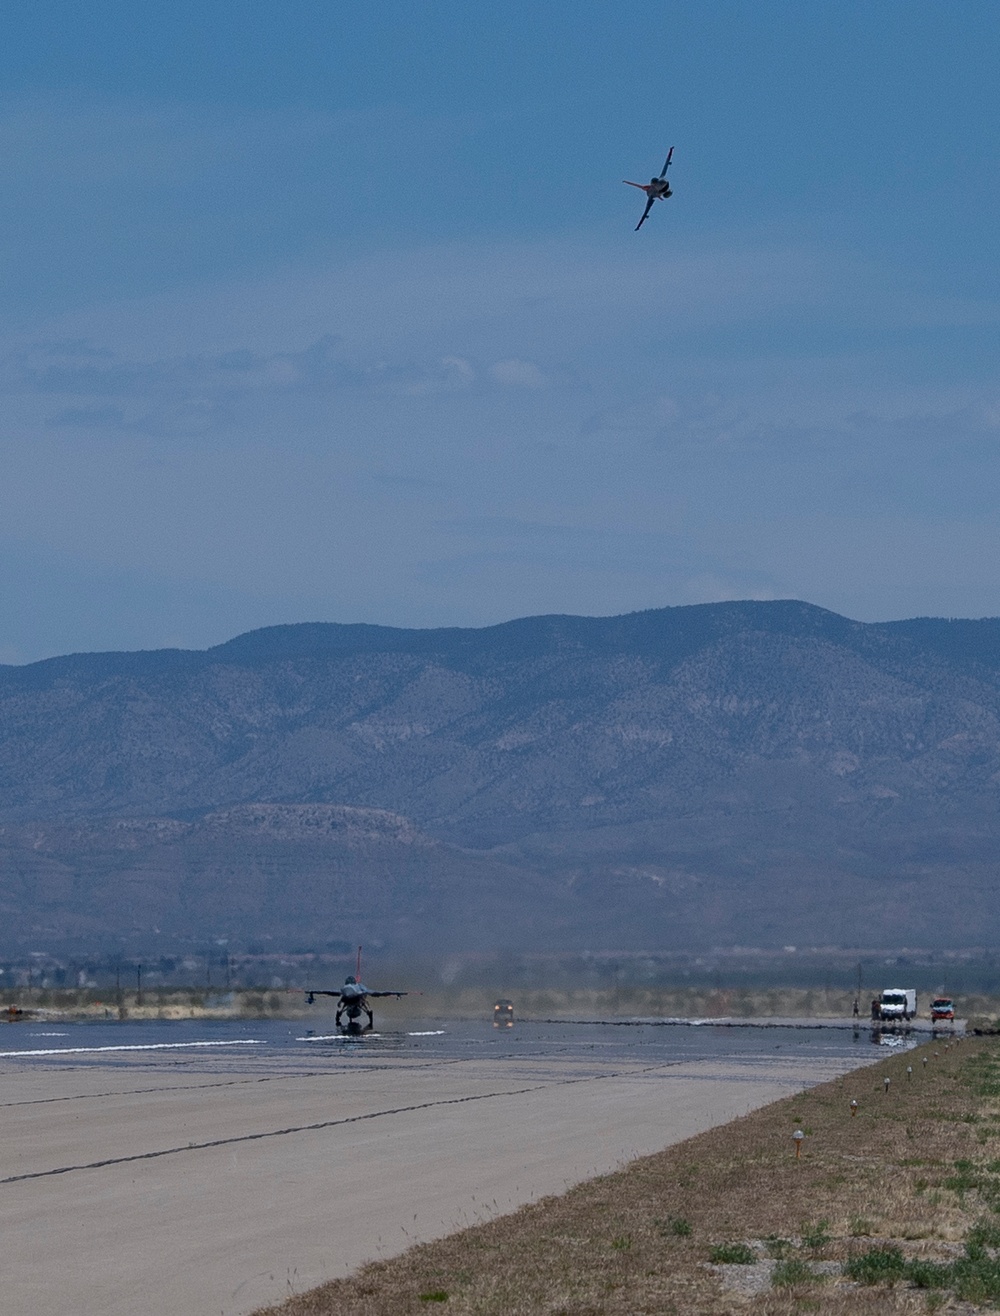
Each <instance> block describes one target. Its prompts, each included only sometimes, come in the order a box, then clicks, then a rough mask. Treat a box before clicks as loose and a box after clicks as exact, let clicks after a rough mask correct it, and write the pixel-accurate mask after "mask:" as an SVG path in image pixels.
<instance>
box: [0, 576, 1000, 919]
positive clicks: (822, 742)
mask: <svg viewBox="0 0 1000 1316" xmlns="http://www.w3.org/2000/svg"><path fill="white" fill-rule="evenodd" d="M250 805H252V806H254V809H252V810H250V811H249V812H248V811H247V809H246V807H244V806H250ZM263 805H284V806H295V808H293V809H292V810H291V811H290V812H288V811H286V813H284V814H281V813H274V812H273V811H272V813H270V814H269V813H267V812H266V811H264V812H261V811H260V808H259V807H258V806H263ZM301 806H335V807H334V808H333V811H332V812H331V811H330V810H329V809H326V812H323V811H322V810H321V811H320V812H316V809H315V808H313V812H312V813H310V812H309V811H308V810H306V811H304V812H303V811H302V808H301ZM338 811H339V812H338ZM371 811H380V812H376V813H372V812H371ZM389 815H393V816H394V818H395V821H394V822H392V823H391V824H390V823H388V822H386V821H385V819H386V818H387V817H388V816H389ZM376 817H378V818H381V819H382V822H380V823H379V827H378V828H377V829H376V831H377V833H378V840H377V841H375V840H372V839H371V837H369V839H368V840H367V841H365V842H364V844H361V843H360V842H358V841H357V836H358V835H359V833H358V830H357V829H358V827H359V826H360V824H359V823H358V822H357V820H358V819H361V818H368V819H369V820H370V819H372V818H376ZM253 818H256V819H257V822H253V823H251V821H250V820H251V819H253ZM265 818H266V819H270V821H268V822H267V825H266V826H265V825H264V824H263V823H262V822H261V821H260V820H261V819H265ZM309 818H312V819H313V820H314V821H313V823H308V822H307V821H306V820H307V819H309ZM338 818H339V819H340V820H341V823H337V822H336V820H337V819H338ZM349 818H354V819H355V822H353V823H350V824H348V823H347V822H346V821H344V820H347V819H349ZM280 819H284V820H285V821H284V822H279V821H276V820H280ZM316 819H326V820H327V821H326V822H323V823H317V822H316V821H315V820H316ZM124 820H131V821H130V822H129V823H128V827H124V825H123V824H124ZM153 820H158V821H153ZM289 820H294V826H293V825H292V822H291V821H289ZM331 820H332V821H331ZM0 822H2V823H4V824H5V826H4V827H3V830H2V832H0V910H2V911H4V912H5V915H6V917H5V925H6V927H7V929H8V937H9V938H10V937H15V936H16V939H17V940H18V943H19V944H21V943H22V942H23V939H24V938H26V937H27V938H30V937H31V936H36V937H37V936H40V935H42V934H43V931H44V935H46V936H48V937H50V938H57V937H59V936H61V935H63V934H66V935H68V932H69V928H70V926H71V925H72V926H73V927H74V928H76V929H77V930H78V931H80V930H82V929H84V927H86V928H88V929H90V930H91V931H92V934H93V935H94V936H97V935H99V934H100V932H101V930H102V929H104V930H108V929H110V928H112V927H113V926H114V927H115V928H117V927H118V924H119V923H123V920H124V922H125V923H127V924H128V926H129V927H135V928H142V927H145V928H150V929H151V928H153V927H157V926H161V924H162V925H163V926H164V927H166V926H168V925H169V927H170V928H171V929H173V930H174V931H175V932H177V933H178V935H180V934H181V933H182V932H184V931H185V930H187V931H190V932H192V933H193V932H194V931H195V930H197V928H199V927H200V928H204V927H207V926H208V925H209V924H210V925H211V927H212V929H213V931H217V932H224V931H225V929H227V928H230V927H231V928H236V927H237V926H238V928H239V932H240V935H248V936H249V935H253V929H254V928H255V927H264V926H266V925H271V924H275V925H280V927H281V928H282V929H283V932H282V935H288V936H293V935H297V936H300V937H308V935H309V930H310V928H311V927H313V926H314V925H315V924H316V923H317V922H322V923H328V922H330V921H332V920H334V919H337V918H340V919H341V921H342V923H343V924H344V927H343V928H339V929H331V930H330V932H329V936H330V937H336V936H339V935H342V934H343V935H353V934H352V931H351V930H352V929H354V928H356V927H360V926H362V924H363V926H364V927H365V928H368V929H370V928H372V927H380V928H382V929H383V930H384V931H385V934H386V935H387V936H390V937H397V938H398V939H400V940H406V939H407V938H410V937H412V938H417V937H419V936H421V935H423V934H424V933H425V932H426V931H428V930H429V929H434V931H435V934H436V935H437V936H438V937H439V938H442V939H444V940H448V939H455V940H456V941H458V942H461V941H462V940H463V938H465V939H471V940H474V941H476V942H477V944H479V943H484V939H485V941H486V942H488V941H489V940H490V938H509V940H510V944H513V943H514V942H515V941H517V940H521V941H522V942H523V941H525V939H530V938H531V937H533V936H535V937H541V938H542V939H544V938H545V937H546V936H549V938H550V939H552V938H554V939H555V940H556V941H561V942H562V943H564V944H566V945H611V944H614V945H625V944H632V945H653V944H656V945H667V944H677V943H678V942H680V943H682V944H692V943H693V944H698V943H700V944H712V943H713V942H719V941H733V940H736V941H739V942H743V943H764V944H781V943H782V942H783V941H793V942H803V941H805V942H808V943H816V942H822V943H827V942H830V943H832V942H840V943H843V944H856V943H860V942H864V943H866V944H872V943H873V941H878V940H879V939H880V938H881V939H883V941H884V943H885V944H897V945H898V944H900V943H902V942H906V941H912V942H921V943H924V944H963V945H967V944H979V943H982V942H984V941H988V940H992V939H994V938H996V937H997V936H998V934H1000V913H998V912H995V906H996V905H997V902H996V901H995V899H994V895H995V890H996V877H997V862H996V855H997V854H998V845H1000V620H997V619H989V620H985V621H961V620H952V621H948V620H940V619H933V618H920V619H916V620H912V621H903V622H891V623H881V624H872V625H868V624H863V623H859V622H853V621H849V620H847V619H845V618H843V617H839V616H837V615H836V614H834V613H830V612H827V611H824V610H823V609H821V608H816V607H812V606H810V605H808V604H804V603H798V602H778V603H726V604H712V605H703V606H698V607H688V608H664V609H658V610H655V611H650V612H643V613H634V614H630V615H628V616H623V617H613V618H585V617H536V618H527V619H524V620H520V621H514V622H509V623H506V624H504V625H501V626H492V627H486V628H483V629H479V630H462V629H446V630H426V631H408V630H398V629H393V628H389V627H379V626H341V625H333V624H311V625H299V626H281V627H271V628H268V629H266V630H261V631H255V632H251V633H250V634H247V635H243V636H239V637H238V638H237V639H234V640H231V641H229V642H228V643H226V644H222V645H219V646H217V647H216V648H214V649H209V650H206V651H204V652H188V651H180V650H163V651H156V652H150V653H129V654H114V653H112V654H80V655H71V656H68V657H64V658H55V659H50V660H48V661H46V662H42V663H34V664H32V665H30V666H27V667H0ZM365 825H366V826H368V824H365ZM310 827H312V829H313V830H312V831H311V832H310V830H309V828H310ZM129 828H131V831H129ZM352 828H353V829H354V830H353V832H352ZM303 829H304V830H303ZM362 830H363V829H362ZM369 830H370V829H369ZM300 833H301V834H300ZM352 836H353V837H354V840H351V837H352ZM125 837H131V838H132V839H131V840H130V841H129V842H128V844H125V843H124V840H123V838H125ZM136 837H141V838H143V839H142V842H141V844H140V843H139V842H138V841H136V839H135V838H136ZM407 837H409V838H410V839H405V838H407ZM414 838H419V839H414ZM133 842H134V843H133ZM130 847H131V848H130ZM366 847H367V848H366ZM404 855H405V856H406V858H405V859H404V857H403V856H404ZM323 872H329V873H331V874H334V873H335V874H336V875H337V876H335V877H334V876H331V877H330V879H329V881H328V882H327V883H326V885H325V886H324V885H323V883H322V882H321V881H320V875H321V874H322V873H323ZM317 884H318V885H317ZM303 892H307V895H306V896H305V897H303ZM122 893H126V895H125V896H123V894H122ZM362 893H363V894H362ZM126 896H127V899H126ZM355 897H357V899H355ZM123 901H124V903H123ZM352 901H353V903H352ZM171 902H172V903H171ZM126 904H127V907H128V915H127V919H126V918H125V913H124V911H125V907H126ZM168 907H169V909H170V910H173V913H170V914H168V913H166V912H164V911H166V910H168ZM484 912H485V913H484ZM81 920H82V921H81ZM365 920H367V922H365ZM123 926H124V924H123ZM316 939H317V940H320V939H322V938H320V937H319V936H318V935H317V937H316Z"/></svg>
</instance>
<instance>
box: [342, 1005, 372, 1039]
mask: <svg viewBox="0 0 1000 1316" xmlns="http://www.w3.org/2000/svg"><path fill="white" fill-rule="evenodd" d="M362 1016H364V1018H362ZM337 1027H338V1028H340V1029H342V1030H343V1031H344V1032H345V1033H347V1034H348V1036H349V1037H360V1036H361V1034H362V1033H370V1032H371V1031H372V1029H373V1028H374V1027H375V1016H374V1015H373V1014H372V1012H371V1010H370V1009H368V1007H367V1006H361V1007H360V1008H359V1007H357V1006H352V1007H351V1008H349V1009H342V1010H338V1011H337Z"/></svg>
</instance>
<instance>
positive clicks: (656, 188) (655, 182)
mask: <svg viewBox="0 0 1000 1316" xmlns="http://www.w3.org/2000/svg"><path fill="white" fill-rule="evenodd" d="M673 157H674V148H673V147H672V146H671V148H670V150H669V151H668V152H667V158H666V161H665V162H664V165H663V172H662V173H661V174H660V176H659V178H651V179H650V180H649V182H648V183H633V182H632V180H631V179H630V178H623V179H622V182H623V183H627V184H628V186H629V187H637V188H639V190H640V191H641V192H645V193H646V209H645V210H644V211H643V212H642V218H641V219H640V220H639V222H638V224H636V226H635V231H636V233H638V232H639V230H640V229H641V228H642V226H643V224H645V222H646V216H647V215H648V214H649V212H650V211H651V210H652V209H653V202H654V201H666V199H667V197H668V196H673V192H671V190H670V184H669V183H668V182H667V170H668V169H669V168H670V161H671V160H672V159H673Z"/></svg>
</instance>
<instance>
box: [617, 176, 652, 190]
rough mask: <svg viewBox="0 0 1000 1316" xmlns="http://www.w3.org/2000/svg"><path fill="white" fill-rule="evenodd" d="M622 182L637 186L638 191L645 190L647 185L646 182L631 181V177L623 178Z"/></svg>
mask: <svg viewBox="0 0 1000 1316" xmlns="http://www.w3.org/2000/svg"><path fill="white" fill-rule="evenodd" d="M622 182H623V183H628V185H629V187H637V188H638V189H639V191H640V192H645V191H646V188H647V187H648V184H647V183H633V182H632V180H631V178H623V179H622Z"/></svg>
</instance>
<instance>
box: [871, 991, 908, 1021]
mask: <svg viewBox="0 0 1000 1316" xmlns="http://www.w3.org/2000/svg"><path fill="white" fill-rule="evenodd" d="M879 1017H880V1018H881V1019H915V1018H916V1017H917V993H916V991H915V990H914V989H913V988H912V987H887V988H886V989H885V991H884V992H883V993H882V995H881V996H880V997H879Z"/></svg>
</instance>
